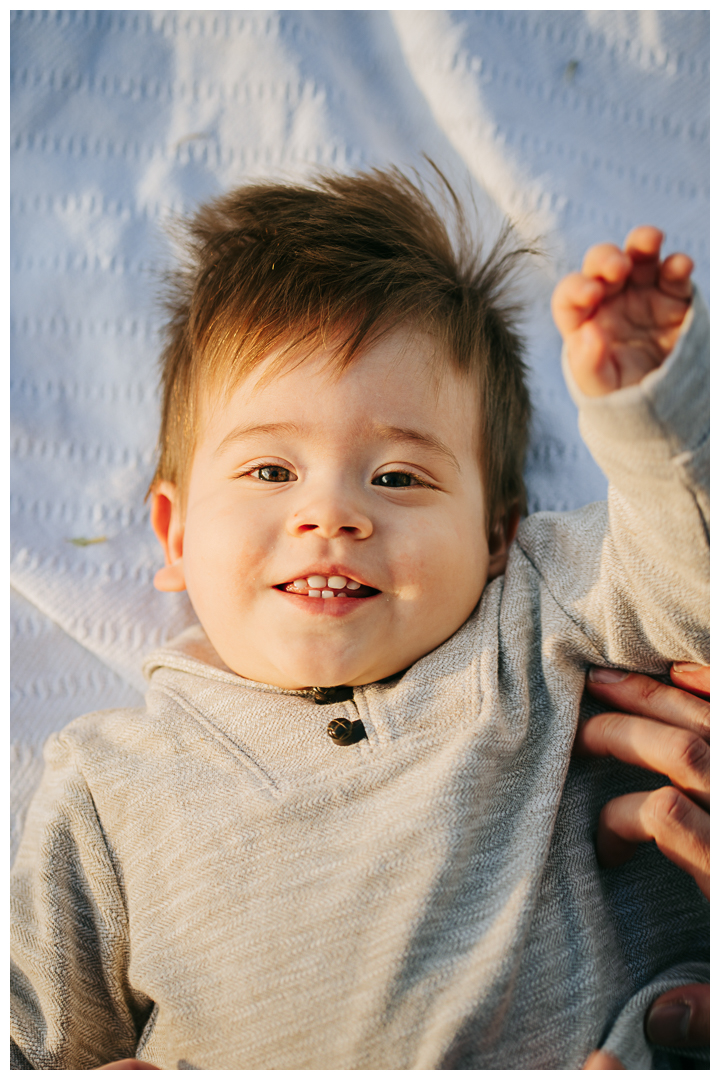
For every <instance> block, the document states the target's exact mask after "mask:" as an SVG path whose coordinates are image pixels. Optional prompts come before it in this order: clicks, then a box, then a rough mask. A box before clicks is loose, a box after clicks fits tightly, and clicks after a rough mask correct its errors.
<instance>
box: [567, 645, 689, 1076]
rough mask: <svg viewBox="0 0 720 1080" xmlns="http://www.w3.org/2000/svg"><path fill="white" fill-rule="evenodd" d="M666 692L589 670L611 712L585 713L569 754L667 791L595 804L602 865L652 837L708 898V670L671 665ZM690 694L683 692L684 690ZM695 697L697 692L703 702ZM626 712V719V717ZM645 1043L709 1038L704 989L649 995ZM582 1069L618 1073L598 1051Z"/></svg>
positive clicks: (646, 681) (643, 681)
mask: <svg viewBox="0 0 720 1080" xmlns="http://www.w3.org/2000/svg"><path fill="white" fill-rule="evenodd" d="M671 679H672V681H673V683H674V684H675V685H674V686H665V685H664V684H662V683H658V682H656V681H655V680H654V679H650V678H648V677H647V676H645V675H628V674H626V673H625V672H617V671H609V670H605V669H593V670H591V672H590V674H589V676H588V682H587V689H588V691H589V692H590V693H591V694H592V695H593V696H594V697H596V698H598V699H599V700H600V701H603V702H605V703H606V704H608V705H610V706H611V707H612V708H613V710H617V711H612V712H607V713H600V714H599V715H598V716H594V717H591V719H590V720H588V721H587V723H585V724H584V725H583V727H582V728H581V729H580V731H579V732H578V736H577V739H576V743H575V752H576V753H577V754H581V755H590V754H592V755H599V756H610V755H611V756H613V757H616V758H618V759H619V760H621V761H626V762H628V763H629V764H633V765H640V766H641V767H643V768H646V769H650V770H651V771H653V772H659V773H662V774H664V775H666V776H667V777H668V778H669V779H670V780H671V781H672V786H668V787H663V788H659V789H658V790H657V791H654V792H644V793H637V794H631V795H622V796H620V797H619V798H617V799H613V800H611V802H609V803H608V804H607V806H605V807H604V808H603V811H602V813H601V816H600V824H599V828H598V858H599V860H600V862H601V863H602V864H603V865H606V866H608V865H609V866H617V865H619V864H620V863H622V862H625V861H627V859H629V858H630V857H631V856H632V854H633V852H634V851H635V848H636V847H637V845H638V843H640V842H642V841H644V840H655V842H656V843H657V845H658V847H659V848H660V849H661V851H663V852H664V853H665V855H667V856H668V858H669V859H671V860H672V861H673V862H674V863H676V864H677V865H678V866H680V867H682V869H684V870H685V871H686V872H687V873H689V874H691V875H692V876H693V877H694V878H695V881H696V882H697V884H698V885H699V887H700V888H701V889H702V891H703V893H704V894H705V896H708V897H709V895H710V877H709V874H710V813H709V810H710V790H709V771H710V748H709V743H710V708H709V704H708V702H707V701H706V700H704V698H705V696H706V695H709V692H710V671H709V668H707V667H703V666H701V665H697V664H676V665H674V666H673V668H672V670H671ZM688 691H689V692H688ZM698 695H703V696H702V697H700V696H698ZM627 714H633V715H627ZM645 1024H646V1031H647V1034H648V1037H649V1038H650V1039H651V1040H652V1041H653V1042H655V1043H658V1044H659V1045H661V1046H667V1047H670V1048H673V1049H680V1050H681V1049H683V1048H687V1047H692V1046H705V1045H707V1044H708V1043H709V1040H710V987H709V986H708V985H707V984H704V983H697V984H692V985H689V986H682V987H678V988H677V989H676V990H670V991H668V992H667V993H666V994H663V995H661V997H659V998H657V999H656V1000H655V1001H654V1002H653V1004H652V1006H651V1007H650V1009H649V1010H648V1014H647V1016H646V1019H645ZM584 1067H585V1068H586V1069H622V1068H623V1065H622V1064H621V1063H620V1062H619V1061H618V1059H617V1058H615V1057H614V1056H613V1055H612V1054H608V1053H607V1052H606V1051H604V1050H596V1051H595V1052H594V1053H593V1054H591V1055H590V1057H589V1058H588V1060H587V1062H586V1063H585V1066H584Z"/></svg>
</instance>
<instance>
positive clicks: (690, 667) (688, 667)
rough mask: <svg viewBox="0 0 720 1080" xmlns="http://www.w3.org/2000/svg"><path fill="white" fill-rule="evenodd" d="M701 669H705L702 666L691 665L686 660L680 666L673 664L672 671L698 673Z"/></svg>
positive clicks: (690, 662)
mask: <svg viewBox="0 0 720 1080" xmlns="http://www.w3.org/2000/svg"><path fill="white" fill-rule="evenodd" d="M701 667H705V665H704V664H693V663H692V661H690V660H688V661H686V662H683V663H681V664H679V663H678V664H673V671H699V670H700V668H701Z"/></svg>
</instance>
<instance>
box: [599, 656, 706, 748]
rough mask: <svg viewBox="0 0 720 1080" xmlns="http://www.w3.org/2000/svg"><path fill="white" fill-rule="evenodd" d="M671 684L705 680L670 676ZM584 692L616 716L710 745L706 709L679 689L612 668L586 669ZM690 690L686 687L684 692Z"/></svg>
mask: <svg viewBox="0 0 720 1080" xmlns="http://www.w3.org/2000/svg"><path fill="white" fill-rule="evenodd" d="M671 678H672V679H673V681H674V682H677V681H678V678H683V679H685V680H689V681H692V682H694V683H695V684H701V683H703V684H704V683H706V682H707V680H708V679H709V672H708V673H707V675H705V674H703V673H701V672H695V671H692V672H688V673H685V672H682V673H678V674H677V675H676V673H675V668H673V670H672V672H671ZM585 686H586V689H587V690H588V692H589V693H590V694H592V696H593V697H594V698H597V699H598V700H599V701H602V702H603V704H606V705H610V706H612V708H613V710H616V711H618V712H628V713H634V714H635V715H639V716H646V717H649V718H650V719H652V720H660V721H662V723H664V724H673V725H674V726H675V727H679V728H685V729H686V730H687V731H692V732H694V733H695V734H696V735H700V736H701V737H702V738H703V739H704V740H705V741H706V742H709V741H710V706H709V704H708V702H707V701H704V700H703V699H702V698H698V697H695V696H694V695H693V694H688V693H686V692H685V690H683V689H681V688H680V687H679V686H666V685H665V683H661V682H658V681H657V679H651V678H650V677H649V676H648V675H637V674H632V673H628V672H625V671H619V670H617V669H615V668H597V667H596V668H590V670H589V672H588V677H587V681H586V683H585ZM689 688H690V687H689V686H688V689H689Z"/></svg>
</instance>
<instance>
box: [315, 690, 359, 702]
mask: <svg viewBox="0 0 720 1080" xmlns="http://www.w3.org/2000/svg"><path fill="white" fill-rule="evenodd" d="M310 692H311V694H312V696H313V698H314V699H315V703H316V704H317V705H334V704H335V703H336V702H337V701H349V700H350V698H351V697H352V696H353V688H352V686H313V688H312V690H311V691H310Z"/></svg>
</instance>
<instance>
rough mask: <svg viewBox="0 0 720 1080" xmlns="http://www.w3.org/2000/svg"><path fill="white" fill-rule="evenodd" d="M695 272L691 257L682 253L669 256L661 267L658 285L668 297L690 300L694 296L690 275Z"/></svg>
mask: <svg viewBox="0 0 720 1080" xmlns="http://www.w3.org/2000/svg"><path fill="white" fill-rule="evenodd" d="M692 272H693V261H692V259H691V258H690V256H689V255H684V254H682V253H680V252H678V253H676V254H674V255H668V257H667V258H666V259H665V261H664V262H663V264H662V265H661V267H660V276H659V281H658V284H659V286H660V288H661V289H662V291H663V292H664V293H666V294H667V295H668V296H675V297H677V298H678V299H679V300H689V299H690V297H691V296H692V282H691V281H690V275H691V274H692Z"/></svg>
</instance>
